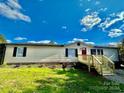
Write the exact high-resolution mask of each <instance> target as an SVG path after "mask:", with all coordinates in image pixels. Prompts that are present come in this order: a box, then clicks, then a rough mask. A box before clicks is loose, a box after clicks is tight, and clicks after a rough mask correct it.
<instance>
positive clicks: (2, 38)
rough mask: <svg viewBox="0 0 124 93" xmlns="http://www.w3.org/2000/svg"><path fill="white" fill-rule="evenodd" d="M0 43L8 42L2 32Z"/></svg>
mask: <svg viewBox="0 0 124 93" xmlns="http://www.w3.org/2000/svg"><path fill="white" fill-rule="evenodd" d="M0 43H6V39H5V37H4V36H3V35H1V34H0Z"/></svg>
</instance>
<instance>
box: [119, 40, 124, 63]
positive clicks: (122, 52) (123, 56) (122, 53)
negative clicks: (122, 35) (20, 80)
mask: <svg viewBox="0 0 124 93" xmlns="http://www.w3.org/2000/svg"><path fill="white" fill-rule="evenodd" d="M118 47H119V49H120V50H119V52H120V60H121V61H122V64H124V39H122V41H121V43H120V44H119V45H118Z"/></svg>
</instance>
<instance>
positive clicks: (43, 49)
mask: <svg viewBox="0 0 124 93" xmlns="http://www.w3.org/2000/svg"><path fill="white" fill-rule="evenodd" d="M14 47H27V53H26V57H13V49H14ZM74 61H75V60H71V59H68V58H66V57H65V50H64V48H63V47H56V46H54V47H52V46H15V45H7V47H6V53H5V59H4V62H6V63H41V62H74Z"/></svg>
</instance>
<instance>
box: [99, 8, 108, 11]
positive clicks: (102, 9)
mask: <svg viewBox="0 0 124 93" xmlns="http://www.w3.org/2000/svg"><path fill="white" fill-rule="evenodd" d="M107 9H108V8H100V9H99V11H103V12H105V11H107Z"/></svg>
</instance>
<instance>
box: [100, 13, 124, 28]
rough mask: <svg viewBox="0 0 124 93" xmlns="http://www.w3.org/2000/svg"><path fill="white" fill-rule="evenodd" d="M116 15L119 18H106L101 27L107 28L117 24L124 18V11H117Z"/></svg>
mask: <svg viewBox="0 0 124 93" xmlns="http://www.w3.org/2000/svg"><path fill="white" fill-rule="evenodd" d="M112 15H115V14H112ZM116 17H117V18H115V19H113V20H110V18H106V20H105V21H104V22H103V23H101V24H100V26H99V27H101V28H102V29H103V30H104V29H106V28H109V27H111V26H112V25H113V24H115V23H117V22H119V21H123V20H124V11H122V12H120V13H117V14H116Z"/></svg>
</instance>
